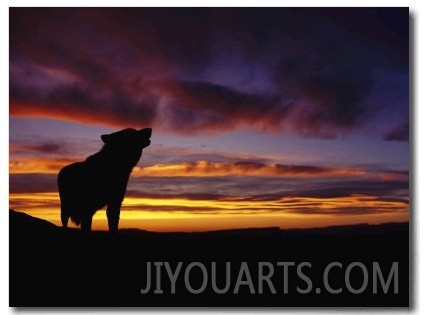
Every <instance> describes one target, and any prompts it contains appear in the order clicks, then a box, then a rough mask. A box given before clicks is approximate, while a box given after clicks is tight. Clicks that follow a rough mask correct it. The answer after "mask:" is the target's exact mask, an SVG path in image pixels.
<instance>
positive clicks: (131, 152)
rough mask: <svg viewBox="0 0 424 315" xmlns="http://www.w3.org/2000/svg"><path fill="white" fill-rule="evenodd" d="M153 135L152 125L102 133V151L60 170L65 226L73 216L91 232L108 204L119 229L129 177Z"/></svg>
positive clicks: (111, 223)
mask: <svg viewBox="0 0 424 315" xmlns="http://www.w3.org/2000/svg"><path fill="white" fill-rule="evenodd" d="M151 135H152V129H150V128H144V129H141V130H135V129H130V128H128V129H124V130H121V131H118V132H115V133H112V134H108V135H102V136H101V139H102V140H103V142H104V146H103V148H102V149H101V150H100V151H99V152H97V153H96V154H94V155H91V156H89V157H88V158H87V159H86V160H85V161H84V162H76V163H73V164H70V165H67V166H65V167H64V168H62V169H61V170H60V172H59V175H58V179H57V182H58V187H59V195H60V202H61V214H60V215H61V220H62V225H63V226H64V227H67V226H68V220H69V218H71V220H72V221H73V222H74V223H75V224H76V225H80V224H81V229H82V230H84V231H91V223H92V217H93V215H94V214H95V213H96V211H97V210H99V209H101V208H103V207H105V206H107V210H106V214H107V219H108V224H109V231H111V232H116V231H117V230H118V224H119V214H120V209H121V203H122V201H123V199H124V196H125V192H126V189H127V183H128V179H129V176H130V174H131V171H132V169H133V167H134V166H135V165H136V164H137V163H138V161H139V160H140V158H141V154H142V151H143V149H144V148H146V147H147V146H149V145H150V137H151Z"/></svg>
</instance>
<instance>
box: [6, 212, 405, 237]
mask: <svg viewBox="0 0 424 315" xmlns="http://www.w3.org/2000/svg"><path fill="white" fill-rule="evenodd" d="M9 225H10V228H11V230H19V231H26V232H29V231H31V232H39V233H48V232H53V233H54V232H57V231H58V230H62V228H61V227H59V226H57V225H55V224H53V223H51V222H49V221H46V220H43V219H39V218H36V217H33V216H30V215H28V214H26V213H23V212H19V211H15V210H13V209H10V210H9ZM408 230H409V222H393V223H383V224H377V225H371V224H355V225H340V226H328V227H319V228H307V229H300V228H299V229H280V228H279V227H264V228H245V229H229V230H216V231H207V232H150V231H146V230H141V229H134V228H132V229H120V235H121V237H122V236H132V237H135V236H142V237H146V236H152V237H154V236H157V235H162V236H168V237H172V236H196V235H197V236H200V235H202V236H205V237H220V236H227V237H237V236H240V237H241V236H243V237H249V236H254V237H269V236H276V235H281V236H294V235H298V236H299V235H313V234H319V235H348V234H373V233H388V232H405V231H408ZM68 231H69V232H70V233H75V232H76V231H78V232H79V229H76V228H70V229H68ZM105 233H107V231H93V232H92V234H93V235H96V234H98V235H104V234H105Z"/></svg>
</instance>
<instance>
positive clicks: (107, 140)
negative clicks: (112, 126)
mask: <svg viewBox="0 0 424 315" xmlns="http://www.w3.org/2000/svg"><path fill="white" fill-rule="evenodd" d="M100 138H101V139H102V141H103V142H104V143H105V144H107V143H108V142H109V140H110V135H101V136H100Z"/></svg>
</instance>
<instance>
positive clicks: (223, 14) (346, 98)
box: [9, 8, 409, 231]
mask: <svg viewBox="0 0 424 315" xmlns="http://www.w3.org/2000/svg"><path fill="white" fill-rule="evenodd" d="M9 17H10V29H9V32H10V47H9V50H10V57H9V84H10V89H9V97H10V103H9V111H10V119H9V173H10V176H9V186H10V187H9V189H10V191H9V203H10V208H12V209H15V210H19V211H24V212H26V213H29V214H31V215H34V216H36V217H40V218H44V219H47V220H49V221H51V222H53V223H55V224H58V225H59V224H60V223H59V222H60V202H59V196H58V192H57V186H56V177H57V173H58V171H59V170H60V168H61V167H63V166H65V165H67V164H69V163H72V162H75V161H81V160H84V159H85V158H86V157H87V156H89V155H90V154H93V153H95V152H97V151H98V150H99V149H100V148H101V147H102V145H103V143H102V141H101V139H100V136H101V135H102V134H105V133H112V132H115V131H117V130H120V129H123V128H136V129H141V128H145V127H151V128H153V135H152V139H151V140H152V144H151V146H150V147H148V148H146V149H145V150H144V152H143V156H142V158H141V160H140V162H139V163H138V165H137V167H136V168H135V169H134V171H133V173H132V175H131V178H130V181H129V184H128V188H127V194H126V198H125V200H124V203H123V206H122V210H121V221H120V228H139V229H146V230H151V231H205V230H216V229H228V228H248V227H269V226H278V227H281V228H303V227H316V226H328V225H336V224H337V225H338V224H356V223H380V222H394V221H396V222H399V221H408V218H409V141H408V139H409V40H408V37H409V34H408V32H409V12H408V8H392V9H388V8H385V9H384V8H380V9H375V8H343V9H331V8H314V9H312V8H309V9H308V8H234V9H230V8H221V9H219V8H214V9H212V8H202V9H199V8H198V9H188V8H179V9H171V8H125V9H122V8H121V9H119V8H53V9H51V8H10V10H9ZM94 219H95V220H94V223H93V228H94V229H106V226H107V222H106V214H105V211H104V210H100V211H98V213H97V214H96V215H95V218H94Z"/></svg>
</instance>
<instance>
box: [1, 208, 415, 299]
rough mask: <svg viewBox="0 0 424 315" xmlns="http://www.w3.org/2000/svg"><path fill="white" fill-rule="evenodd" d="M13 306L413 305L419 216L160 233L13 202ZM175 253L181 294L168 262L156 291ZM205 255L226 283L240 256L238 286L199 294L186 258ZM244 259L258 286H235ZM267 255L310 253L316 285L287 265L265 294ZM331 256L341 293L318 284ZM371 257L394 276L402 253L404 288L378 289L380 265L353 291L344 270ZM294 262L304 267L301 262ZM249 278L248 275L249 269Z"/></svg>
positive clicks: (278, 258) (271, 258) (304, 257)
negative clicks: (112, 227)
mask: <svg viewBox="0 0 424 315" xmlns="http://www.w3.org/2000/svg"><path fill="white" fill-rule="evenodd" d="M9 217H10V220H9V221H10V252H9V254H10V261H9V262H10V264H9V266H10V270H9V281H10V283H9V285H10V295H9V296H10V306H22V307H24V306H25V307H52V306H54V307H118V306H119V307H247V306H254V307H387V306H396V307H408V305H409V283H410V278H409V277H410V273H409V272H410V269H409V224H408V223H392V224H382V225H367V224H362V225H352V226H341V227H328V228H318V229H294V230H280V229H279V228H276V227H274V228H263V229H262V228H260V229H243V230H226V231H212V232H204V233H200V232H199V233H157V232H148V231H143V230H137V229H128V230H127V229H120V230H119V232H118V233H117V234H114V235H113V234H110V233H109V232H107V231H93V232H92V233H90V234H86V233H83V232H81V231H80V230H79V229H74V228H68V229H63V228H62V227H58V226H55V225H54V224H51V223H49V222H46V221H44V220H40V219H37V218H34V217H31V216H29V215H26V214H24V213H20V212H16V211H10V215H9ZM148 262H151V263H152V265H153V263H154V262H168V263H169V265H170V266H171V268H172V270H173V271H174V270H175V269H176V266H177V264H178V263H179V262H182V264H183V270H182V271H181V272H180V273H181V274H180V275H179V280H178V281H177V283H176V294H171V283H170V280H169V278H168V276H167V273H166V271H165V268H164V267H163V266H162V278H161V280H160V281H159V282H160V286H161V289H162V290H163V293H161V294H155V293H154V288H156V285H157V283H156V280H155V270H154V269H153V268H152V270H151V275H152V289H151V290H150V291H149V292H148V293H147V294H141V293H140V290H141V289H143V288H145V287H146V277H147V273H146V264H147V263H148ZM192 262H199V263H201V264H203V265H204V266H206V268H207V272H208V276H211V262H216V264H217V268H218V269H217V272H218V278H217V286H218V287H220V288H222V287H224V284H225V281H226V278H225V264H226V262H230V263H231V275H230V280H231V286H230V289H229V291H228V293H226V294H216V293H215V292H214V291H213V288H212V287H211V285H210V282H209V283H208V285H207V286H206V288H205V290H204V292H202V293H201V294H197V295H196V294H192V293H190V292H188V291H187V289H186V287H185V284H184V272H183V271H184V268H185V267H186V266H187V265H188V264H190V263H192ZM243 262H246V263H247V264H248V266H249V269H250V272H251V277H252V279H253V282H254V283H255V290H256V294H251V293H250V291H249V288H248V286H247V285H242V286H241V287H240V291H239V292H238V294H233V291H234V287H235V282H236V280H237V276H238V270H239V269H240V266H241V264H242V263H243ZM259 262H270V263H271V264H273V265H274V266H275V265H276V264H277V262H295V263H296V265H298V264H299V263H301V262H309V263H310V264H311V265H312V268H305V269H304V273H305V275H307V276H308V277H309V278H310V279H311V280H312V282H313V286H314V290H312V291H311V293H309V294H300V293H299V292H298V291H297V287H299V288H305V287H306V283H305V281H303V280H302V279H299V277H297V276H296V272H294V271H295V269H290V270H291V271H290V272H289V274H288V280H289V281H288V288H287V289H288V293H287V294H285V293H283V289H284V288H283V285H282V281H281V279H283V278H284V277H285V275H284V273H283V271H282V269H281V268H278V269H277V268H276V269H275V274H274V276H273V283H274V284H275V289H276V291H277V294H272V293H271V292H270V290H269V289H268V288H267V287H266V286H265V289H264V291H263V293H262V294H258V287H257V279H258V276H259V275H258V271H257V268H256V266H257V265H258V263H259ZM331 262H340V263H341V264H343V267H344V269H342V268H334V269H333V270H332V272H331V273H330V278H329V283H331V285H332V287H334V288H339V287H341V288H343V292H341V293H340V294H337V295H334V294H330V293H329V292H326V291H325V290H322V292H321V293H320V294H317V293H316V292H315V288H324V287H323V280H322V275H323V270H324V268H325V267H326V266H327V265H328V264H329V263H331ZM352 262H361V263H363V264H364V265H365V266H366V267H367V268H371V267H372V263H373V262H379V264H380V266H381V271H382V273H383V275H384V278H385V279H387V275H388V272H389V270H390V268H391V266H392V262H398V263H399V291H398V293H394V290H393V282H392V283H391V286H390V288H389V292H388V294H382V293H381V286H379V287H378V289H379V291H378V292H379V294H373V288H372V283H371V281H372V273H371V271H370V272H369V277H368V278H369V285H368V286H367V288H366V290H365V291H364V292H363V293H361V294H352V293H350V292H349V291H348V290H347V289H346V286H345V285H344V284H343V279H344V276H343V270H345V269H346V267H347V266H348V265H349V264H350V263H352ZM292 268H294V267H292ZM244 279H245V278H244ZM362 282H363V277H362V275H361V272H360V269H359V268H354V269H353V270H352V276H351V285H352V287H354V288H359V287H360V286H361V283H362ZM191 285H192V287H193V288H196V289H197V288H199V287H201V285H202V273H201V272H200V270H199V268H193V272H192V281H191Z"/></svg>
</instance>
